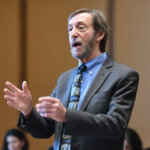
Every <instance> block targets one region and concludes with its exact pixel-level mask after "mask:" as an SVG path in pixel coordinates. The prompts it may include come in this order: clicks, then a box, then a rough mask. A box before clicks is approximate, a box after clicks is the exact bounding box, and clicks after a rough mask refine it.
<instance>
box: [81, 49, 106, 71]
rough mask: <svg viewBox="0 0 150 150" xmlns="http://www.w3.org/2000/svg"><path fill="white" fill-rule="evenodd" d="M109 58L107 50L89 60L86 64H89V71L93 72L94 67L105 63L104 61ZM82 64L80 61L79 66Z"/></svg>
mask: <svg viewBox="0 0 150 150" xmlns="http://www.w3.org/2000/svg"><path fill="white" fill-rule="evenodd" d="M106 58H107V54H106V52H104V53H102V54H100V55H99V56H97V57H96V58H94V59H92V60H91V61H89V62H87V63H86V64H85V65H86V66H87V71H88V72H89V73H93V72H94V69H95V68H96V67H97V66H99V65H100V64H103V63H104V61H105V60H106ZM80 65H81V62H79V66H80Z"/></svg>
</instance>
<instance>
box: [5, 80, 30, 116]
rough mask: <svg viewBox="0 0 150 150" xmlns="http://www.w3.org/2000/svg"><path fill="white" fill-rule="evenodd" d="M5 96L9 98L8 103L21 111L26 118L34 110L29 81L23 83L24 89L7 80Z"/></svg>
mask: <svg viewBox="0 0 150 150" xmlns="http://www.w3.org/2000/svg"><path fill="white" fill-rule="evenodd" d="M6 86H7V87H8V88H9V89H8V88H5V89H4V92H5V95H4V98H5V99H6V100H7V104H8V105H9V106H11V107H14V108H15V109H17V110H19V111H21V112H22V113H23V114H24V116H25V118H27V116H28V115H29V114H30V113H31V110H32V96H31V94H30V91H29V89H28V87H27V83H26V82H25V81H24V82H23V83H22V90H20V89H18V88H17V87H16V86H15V85H13V84H12V83H10V82H6Z"/></svg>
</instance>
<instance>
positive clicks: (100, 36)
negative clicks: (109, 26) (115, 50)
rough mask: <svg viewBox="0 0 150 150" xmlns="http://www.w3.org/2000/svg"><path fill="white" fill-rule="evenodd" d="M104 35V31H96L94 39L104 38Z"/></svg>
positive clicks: (98, 40)
mask: <svg viewBox="0 0 150 150" xmlns="http://www.w3.org/2000/svg"><path fill="white" fill-rule="evenodd" d="M104 36H105V33H104V32H103V31H102V32H98V33H97V34H96V41H97V42H100V41H101V40H102V39H103V38H104Z"/></svg>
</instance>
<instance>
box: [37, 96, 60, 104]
mask: <svg viewBox="0 0 150 150" xmlns="http://www.w3.org/2000/svg"><path fill="white" fill-rule="evenodd" d="M39 101H40V102H44V101H47V102H51V103H58V102H60V100H58V99H56V98H54V97H50V96H45V97H40V98H39Z"/></svg>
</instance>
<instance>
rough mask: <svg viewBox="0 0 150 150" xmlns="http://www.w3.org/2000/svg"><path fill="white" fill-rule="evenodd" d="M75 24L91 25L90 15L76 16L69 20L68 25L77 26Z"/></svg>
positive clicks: (81, 14) (80, 14)
mask: <svg viewBox="0 0 150 150" xmlns="http://www.w3.org/2000/svg"><path fill="white" fill-rule="evenodd" d="M77 23H85V24H91V23H92V15H91V14H90V13H79V14H76V15H75V16H73V17H72V18H71V19H70V20H69V22H68V25H73V24H77Z"/></svg>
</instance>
